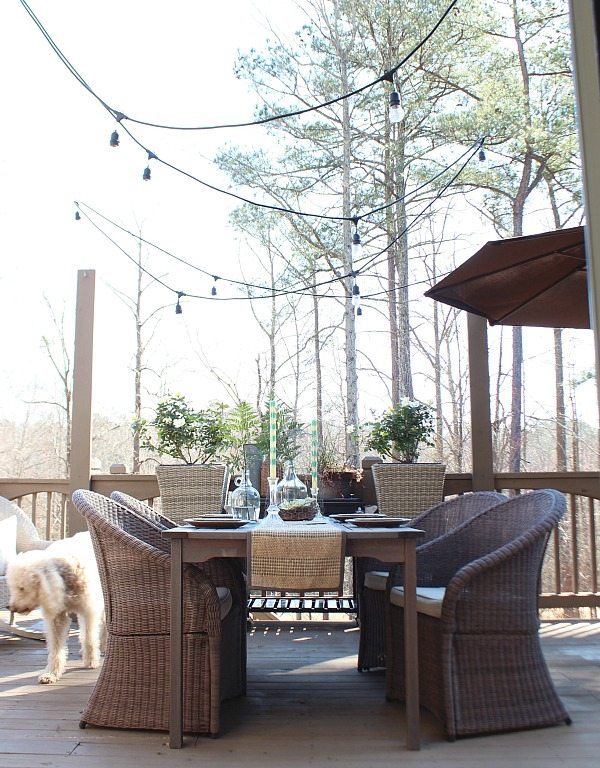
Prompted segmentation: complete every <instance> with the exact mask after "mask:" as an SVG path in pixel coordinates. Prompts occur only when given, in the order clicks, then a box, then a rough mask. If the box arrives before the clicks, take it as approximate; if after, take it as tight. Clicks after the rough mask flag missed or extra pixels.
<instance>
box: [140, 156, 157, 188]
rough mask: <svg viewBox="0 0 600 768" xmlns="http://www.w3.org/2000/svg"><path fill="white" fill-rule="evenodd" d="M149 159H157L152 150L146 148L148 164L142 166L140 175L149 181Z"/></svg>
mask: <svg viewBox="0 0 600 768" xmlns="http://www.w3.org/2000/svg"><path fill="white" fill-rule="evenodd" d="M150 160H158V157H157V156H156V155H155V154H154V152H150V150H148V165H147V166H146V167H145V168H144V173H143V176H142V178H143V179H144V181H150V178H151V174H150Z"/></svg>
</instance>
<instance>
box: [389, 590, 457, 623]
mask: <svg viewBox="0 0 600 768" xmlns="http://www.w3.org/2000/svg"><path fill="white" fill-rule="evenodd" d="M445 594H446V588H445V587H417V611H418V612H419V613H426V614H427V616H433V618H434V619H439V618H440V616H441V615H442V603H443V601H444V595H445ZM390 602H391V603H392V605H397V606H398V607H399V608H404V587H392V590H391V592H390Z"/></svg>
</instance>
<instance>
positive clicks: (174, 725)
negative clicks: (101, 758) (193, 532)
mask: <svg viewBox="0 0 600 768" xmlns="http://www.w3.org/2000/svg"><path fill="white" fill-rule="evenodd" d="M181 558H182V540H181V539H175V538H174V539H171V701H170V714H169V747H170V748H171V749H181V747H182V746H183V657H182V644H183V626H182V619H183V596H182V564H181Z"/></svg>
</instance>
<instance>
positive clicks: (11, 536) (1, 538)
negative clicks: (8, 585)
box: [0, 515, 17, 576]
mask: <svg viewBox="0 0 600 768" xmlns="http://www.w3.org/2000/svg"><path fill="white" fill-rule="evenodd" d="M16 554H17V516H16V515H9V516H8V517H6V518H5V519H4V520H0V576H4V574H5V573H6V566H7V565H8V563H9V562H10V561H11V560H12V559H13V558H14V557H15V556H16Z"/></svg>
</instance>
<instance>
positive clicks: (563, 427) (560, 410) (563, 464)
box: [554, 328, 567, 472]
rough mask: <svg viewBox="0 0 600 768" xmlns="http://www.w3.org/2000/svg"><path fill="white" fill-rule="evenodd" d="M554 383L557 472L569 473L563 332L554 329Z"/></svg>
mask: <svg viewBox="0 0 600 768" xmlns="http://www.w3.org/2000/svg"><path fill="white" fill-rule="evenodd" d="M554 383H555V389H556V471H557V472H566V471H567V417H566V410H565V381H564V365H563V349H562V330H561V329H560V328H555V329H554Z"/></svg>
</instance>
